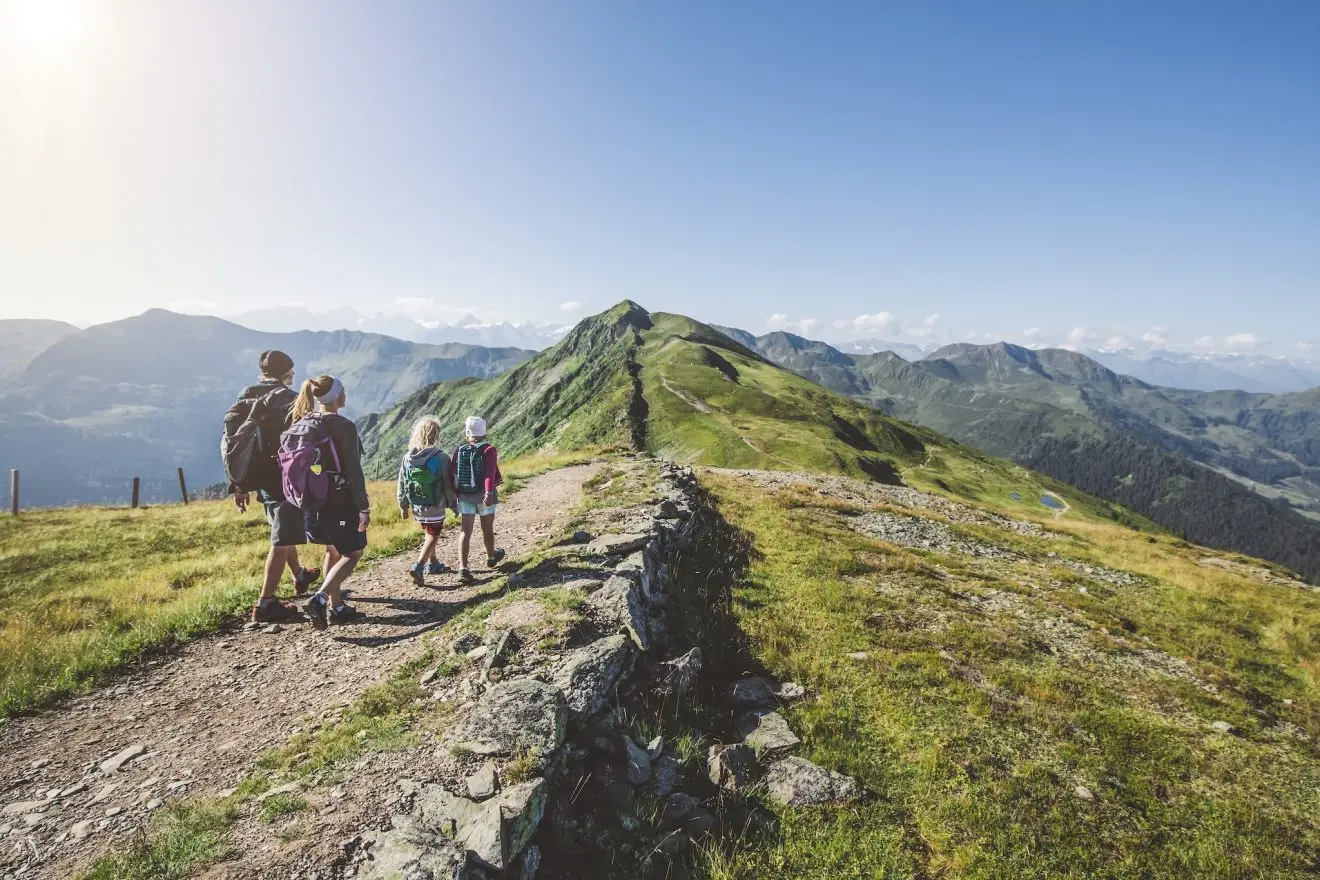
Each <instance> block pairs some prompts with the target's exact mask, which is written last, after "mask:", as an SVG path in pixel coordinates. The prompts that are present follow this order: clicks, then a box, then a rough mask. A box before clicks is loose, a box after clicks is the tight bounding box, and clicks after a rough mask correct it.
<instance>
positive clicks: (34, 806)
mask: <svg viewBox="0 0 1320 880" xmlns="http://www.w3.org/2000/svg"><path fill="white" fill-rule="evenodd" d="M44 806H46V802H45V801H19V802H18V803H14V804H10V805H8V806H7V807H5V808H4V810H0V815H2V816H21V815H23V814H24V813H31V812H32V811H33V810H39V809H41V808H42V807H44Z"/></svg>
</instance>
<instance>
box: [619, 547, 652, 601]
mask: <svg viewBox="0 0 1320 880" xmlns="http://www.w3.org/2000/svg"><path fill="white" fill-rule="evenodd" d="M614 572H615V574H619V575H622V576H623V577H630V578H635V579H636V580H637V584H638V586H640V587H641V588H642V596H644V597H645V598H646V601H648V602H650V601H653V600H654V599H655V598H656V596H655V593H656V592H657V591H658V586H657V585H656V584H654V583H652V578H651V567H650V566H649V565H647V560H646V554H645V553H644V552H642V551H640V550H639V551H637V552H636V553H634V554H632V555H631V556H629V557H628V558H627V559H625V560H623V562H620V563H619V564H618V565H616V566H615V567H614Z"/></svg>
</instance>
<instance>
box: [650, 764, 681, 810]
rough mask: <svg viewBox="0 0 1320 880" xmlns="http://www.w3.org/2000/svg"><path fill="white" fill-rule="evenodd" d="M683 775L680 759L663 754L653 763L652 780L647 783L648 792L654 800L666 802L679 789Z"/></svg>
mask: <svg viewBox="0 0 1320 880" xmlns="http://www.w3.org/2000/svg"><path fill="white" fill-rule="evenodd" d="M682 775H683V765H682V764H680V763H679V762H678V758H675V757H674V756H673V755H670V754H668V753H665V754H661V755H660V756H659V757H658V758H654V759H652V761H651V780H650V781H649V782H647V783H646V792H647V793H648V794H649V795H650V796H651V797H654V798H657V799H659V800H664V799H665V798H667V797H669V796H670V795H671V794H673V793H674V789H676V788H678V781H679V779H680V778H682Z"/></svg>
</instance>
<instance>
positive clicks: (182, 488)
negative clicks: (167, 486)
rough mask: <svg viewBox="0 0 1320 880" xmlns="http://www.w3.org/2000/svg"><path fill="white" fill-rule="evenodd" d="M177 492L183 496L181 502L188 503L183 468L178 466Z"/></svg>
mask: <svg viewBox="0 0 1320 880" xmlns="http://www.w3.org/2000/svg"><path fill="white" fill-rule="evenodd" d="M179 494H180V495H182V496H183V503H184V504H187V503H188V484H187V483H186V482H185V481H184V479H183V468H179Z"/></svg>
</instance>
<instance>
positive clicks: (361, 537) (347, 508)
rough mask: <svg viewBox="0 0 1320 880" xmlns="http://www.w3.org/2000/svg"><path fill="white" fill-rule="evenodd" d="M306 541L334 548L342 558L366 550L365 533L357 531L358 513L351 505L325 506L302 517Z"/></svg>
mask: <svg viewBox="0 0 1320 880" xmlns="http://www.w3.org/2000/svg"><path fill="white" fill-rule="evenodd" d="M303 524H304V526H305V528H306V530H307V540H308V541H311V542H312V543H313V544H325V545H327V546H329V547H334V548H335V549H336V550H338V551H339V552H340V553H341V554H343V555H344V556H348V555H349V554H350V553H356V552H358V551H359V550H363V549H366V546H367V533H366V532H359V531H358V512H357V511H356V510H354V509H353V507H352V505H340V504H327V505H326V506H325V507H322V508H321V509H320V510H311V511H307V512H306V513H305V514H304V516H303Z"/></svg>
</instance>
